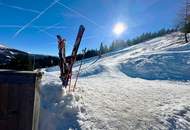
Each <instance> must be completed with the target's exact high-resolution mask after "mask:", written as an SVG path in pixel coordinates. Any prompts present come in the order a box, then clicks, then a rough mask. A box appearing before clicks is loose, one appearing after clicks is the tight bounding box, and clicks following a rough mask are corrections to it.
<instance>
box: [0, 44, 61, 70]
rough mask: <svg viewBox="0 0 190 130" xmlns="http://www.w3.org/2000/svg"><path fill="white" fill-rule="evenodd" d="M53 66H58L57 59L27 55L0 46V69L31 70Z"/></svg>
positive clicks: (47, 56)
mask: <svg viewBox="0 0 190 130" xmlns="http://www.w3.org/2000/svg"><path fill="white" fill-rule="evenodd" d="M34 59H35V61H34ZM33 64H35V65H34V66H33ZM55 65H58V57H55V56H49V55H39V54H29V53H27V52H24V51H20V50H17V49H13V48H8V47H6V46H4V45H1V44H0V69H15V70H32V69H33V67H34V69H36V68H44V67H50V66H55Z"/></svg>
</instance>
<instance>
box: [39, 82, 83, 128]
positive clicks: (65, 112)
mask: <svg viewBox="0 0 190 130" xmlns="http://www.w3.org/2000/svg"><path fill="white" fill-rule="evenodd" d="M80 98H81V97H80V96H79V95H76V94H74V93H70V94H66V91H65V89H64V88H62V86H61V84H60V83H58V82H53V81H52V82H48V83H46V84H42V86H41V113H40V126H39V128H40V130H68V129H73V130H74V129H80V128H81V125H82V123H83V121H84V120H85V119H83V114H85V109H84V107H83V105H82V104H81V103H80Z"/></svg>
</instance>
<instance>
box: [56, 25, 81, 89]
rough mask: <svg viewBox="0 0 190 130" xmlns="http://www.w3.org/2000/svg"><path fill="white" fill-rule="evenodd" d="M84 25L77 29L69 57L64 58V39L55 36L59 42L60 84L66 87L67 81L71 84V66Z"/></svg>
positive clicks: (74, 59)
mask: <svg viewBox="0 0 190 130" xmlns="http://www.w3.org/2000/svg"><path fill="white" fill-rule="evenodd" d="M84 31H85V27H84V26H83V25H80V27H79V31H78V34H77V37H76V40H75V44H74V47H73V50H72V54H71V56H70V58H68V59H66V57H65V40H64V39H62V38H61V36H59V35H58V36H57V39H58V43H59V59H60V64H59V66H60V79H61V81H62V85H63V86H64V87H65V88H67V86H68V83H69V82H70V84H71V76H72V68H73V64H74V63H75V61H76V57H77V52H78V49H79V46H80V43H81V40H82V36H83V34H84Z"/></svg>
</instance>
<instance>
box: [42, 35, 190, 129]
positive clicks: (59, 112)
mask: <svg viewBox="0 0 190 130" xmlns="http://www.w3.org/2000/svg"><path fill="white" fill-rule="evenodd" d="M96 60H97V57H94V58H90V59H87V60H85V61H84V62H85V63H84V65H83V68H82V72H81V74H80V78H79V80H78V84H77V91H76V92H74V93H67V92H66V90H65V89H63V88H62V87H61V81H60V80H59V67H53V68H47V69H44V70H43V71H44V76H43V79H42V84H41V100H42V101H41V115H40V130H67V129H77V130H86V129H87V130H88V129H89V130H160V129H161V130H179V129H180V130H189V129H190V82H189V81H190V44H184V43H183V39H182V38H181V34H180V33H173V34H170V35H166V36H164V37H159V38H155V39H153V40H150V41H147V42H144V43H140V44H138V45H135V46H131V47H128V48H125V49H123V50H119V51H115V52H111V53H108V54H105V55H103V56H102V57H101V58H100V59H98V60H97V61H96ZM94 61H96V62H94ZM77 69H78V64H77V63H76V65H75V68H74V74H75V73H76V71H77ZM74 78H75V77H73V80H74Z"/></svg>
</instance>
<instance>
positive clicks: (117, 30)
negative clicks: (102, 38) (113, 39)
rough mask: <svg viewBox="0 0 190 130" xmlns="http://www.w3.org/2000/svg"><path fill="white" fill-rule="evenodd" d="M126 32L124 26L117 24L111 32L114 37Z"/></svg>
mask: <svg viewBox="0 0 190 130" xmlns="http://www.w3.org/2000/svg"><path fill="white" fill-rule="evenodd" d="M125 30H126V25H125V24H124V23H121V22H120V23H117V24H116V25H115V26H114V28H113V32H114V33H115V34H116V35H118V36H119V35H121V34H122V33H123V32H124V31H125Z"/></svg>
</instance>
